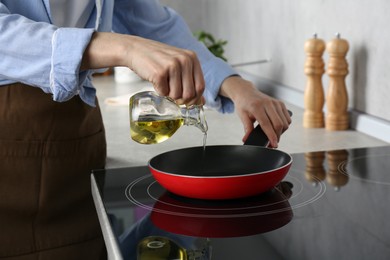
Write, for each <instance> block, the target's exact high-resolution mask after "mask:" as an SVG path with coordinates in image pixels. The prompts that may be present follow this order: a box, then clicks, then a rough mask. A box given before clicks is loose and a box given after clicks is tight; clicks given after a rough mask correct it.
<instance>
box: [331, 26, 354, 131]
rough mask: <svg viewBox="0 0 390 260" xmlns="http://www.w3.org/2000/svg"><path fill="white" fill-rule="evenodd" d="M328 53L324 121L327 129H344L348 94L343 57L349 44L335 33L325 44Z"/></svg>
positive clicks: (346, 65)
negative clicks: (325, 114) (327, 85)
mask: <svg viewBox="0 0 390 260" xmlns="http://www.w3.org/2000/svg"><path fill="white" fill-rule="evenodd" d="M326 49H327V52H328V53H329V64H328V71H327V73H328V75H329V87H328V93H327V96H326V103H327V116H326V121H325V126H326V129H328V130H346V129H348V127H349V123H348V112H347V109H348V94H347V88H346V86H345V77H346V75H347V74H348V63H347V60H346V58H345V56H346V54H347V52H348V49H349V44H348V42H347V41H346V40H344V39H341V38H340V34H339V33H338V34H336V38H334V39H333V40H331V41H330V42H329V43H328V44H327V46H326Z"/></svg>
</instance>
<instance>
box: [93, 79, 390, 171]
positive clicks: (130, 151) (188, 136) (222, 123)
mask: <svg viewBox="0 0 390 260" xmlns="http://www.w3.org/2000/svg"><path fill="white" fill-rule="evenodd" d="M94 84H95V86H96V88H97V95H98V98H99V102H100V106H101V110H102V114H103V120H104V123H105V127H106V136H107V145H108V148H107V149H108V150H107V153H108V160H107V168H116V167H130V166H140V165H146V164H147V162H148V161H149V159H150V158H152V157H153V156H155V155H158V154H160V153H162V152H165V151H170V150H174V149H179V148H184V147H191V146H200V145H202V140H203V134H202V133H201V131H200V130H199V129H197V128H195V127H191V126H183V127H182V128H180V129H179V130H178V131H177V132H176V133H175V134H174V135H173V136H172V137H171V138H170V139H168V140H167V141H165V142H163V143H161V144H156V145H141V144H138V143H136V142H134V141H133V140H132V139H131V138H130V126H129V111H128V106H127V105H119V106H113V105H108V104H106V103H105V102H104V101H105V100H106V98H108V97H118V96H123V95H127V94H131V93H134V92H135V91H137V90H140V89H142V88H144V87H148V86H150V84H149V83H148V82H143V81H141V82H136V83H121V84H118V83H115V81H114V78H113V77H112V76H101V77H95V78H94ZM286 105H287V107H288V109H290V110H291V111H292V112H293V117H292V118H293V122H292V124H291V125H290V128H289V129H288V130H287V131H286V132H285V133H284V134H283V136H282V139H281V141H280V143H279V148H278V149H280V150H282V151H285V152H287V153H302V152H312V151H325V150H338V149H349V148H358V147H369V146H383V145H388V143H386V142H384V141H381V140H378V139H376V138H374V137H371V136H368V135H366V134H363V133H360V132H356V131H353V130H347V131H328V130H326V129H324V128H317V129H308V128H304V127H303V126H302V115H303V110H302V109H301V108H299V107H296V106H293V105H291V104H288V103H286ZM205 113H206V119H207V122H208V125H209V131H208V138H207V145H226V144H234V145H241V144H242V141H241V139H242V137H243V135H244V131H243V127H242V124H241V122H240V120H239V118H238V116H237V115H236V114H220V113H218V112H216V111H214V110H210V109H207V110H206V112H205Z"/></svg>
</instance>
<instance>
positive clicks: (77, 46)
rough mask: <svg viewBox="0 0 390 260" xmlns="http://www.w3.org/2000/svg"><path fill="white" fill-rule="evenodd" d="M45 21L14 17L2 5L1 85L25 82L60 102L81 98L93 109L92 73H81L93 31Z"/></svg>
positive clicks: (21, 16)
mask: <svg viewBox="0 0 390 260" xmlns="http://www.w3.org/2000/svg"><path fill="white" fill-rule="evenodd" d="M36 9H37V10H35V12H36V13H39V12H38V11H39V10H38V7H36ZM41 13H44V10H42V11H41ZM41 16H42V15H41ZM43 20H44V19H43ZM43 20H40V21H36V20H32V19H30V18H27V17H25V16H23V15H19V14H14V13H11V12H10V10H8V8H7V7H6V6H5V5H4V4H1V3H0V46H1V48H0V68H1V70H0V85H4V84H10V83H13V82H23V83H25V84H28V85H31V86H34V87H39V88H41V89H42V90H43V91H44V92H46V93H51V94H52V95H53V99H54V100H56V101H60V102H62V101H66V100H69V99H70V98H72V97H73V96H75V95H77V94H78V95H80V97H81V98H82V99H83V101H84V102H86V103H87V104H89V105H92V106H93V105H94V104H95V92H96V91H95V89H94V88H93V87H92V85H91V83H90V81H89V80H86V79H87V78H88V77H89V74H90V72H88V71H85V72H80V71H79V68H80V64H81V60H82V55H83V52H84V50H85V48H86V46H87V45H88V43H89V41H90V39H91V37H92V34H93V29H72V28H58V27H56V26H54V25H52V24H50V23H49V22H46V21H43Z"/></svg>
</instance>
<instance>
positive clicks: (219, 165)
mask: <svg viewBox="0 0 390 260" xmlns="http://www.w3.org/2000/svg"><path fill="white" fill-rule="evenodd" d="M267 143H268V139H267V137H266V135H265V134H264V132H263V131H262V129H261V128H260V126H257V127H256V128H255V130H254V131H252V133H251V134H250V136H249V138H248V140H247V142H246V143H245V145H217V146H206V149H203V147H202V146H198V147H190V148H184V149H179V150H173V151H169V152H166V153H162V154H159V155H157V156H155V157H153V158H152V159H151V160H150V161H149V169H150V171H151V173H152V175H153V176H154V178H155V179H156V181H157V182H158V183H159V184H160V185H161V186H163V187H164V188H165V189H167V190H168V191H170V192H172V193H175V194H177V195H180V196H184V197H189V198H196V199H218V200H220V199H236V198H243V197H249V196H254V195H257V194H260V193H263V192H265V191H268V190H270V189H272V188H273V187H275V186H276V185H277V184H278V183H279V182H280V181H281V180H283V178H284V177H285V176H286V174H287V173H288V171H289V169H290V166H291V163H292V157H291V156H290V155H289V154H287V153H285V152H282V151H280V150H276V149H270V148H266V147H261V146H258V145H263V146H266V145H267ZM254 144H256V145H254Z"/></svg>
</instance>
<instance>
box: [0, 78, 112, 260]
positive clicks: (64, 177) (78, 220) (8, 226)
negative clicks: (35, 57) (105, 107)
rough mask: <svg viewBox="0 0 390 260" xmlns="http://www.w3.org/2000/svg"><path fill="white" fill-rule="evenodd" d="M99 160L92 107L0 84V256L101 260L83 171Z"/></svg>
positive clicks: (102, 145) (100, 143)
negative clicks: (55, 99)
mask: <svg viewBox="0 0 390 260" xmlns="http://www.w3.org/2000/svg"><path fill="white" fill-rule="evenodd" d="M105 159H106V141H105V134H104V127H103V123H102V117H101V114H100V109H99V106H97V107H95V108H93V107H90V106H88V105H86V104H85V103H84V102H82V101H81V99H80V98H79V97H78V96H76V97H74V98H72V99H71V100H69V101H67V102H63V103H59V102H54V101H53V100H52V97H51V95H48V94H46V93H44V92H43V91H42V90H41V89H39V88H35V87H31V86H27V85H24V84H20V83H18V84H12V85H8V86H0V259H3V258H6V259H23V260H24V259H26V260H27V259H28V260H30V259H40V260H41V259H104V258H105V256H106V251H105V247H104V242H103V238H102V234H101V230H100V227H99V222H98V219H97V215H96V210H95V207H94V204H93V200H92V195H91V188H90V187H91V186H90V173H91V170H92V169H98V168H103V167H104V164H105Z"/></svg>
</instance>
